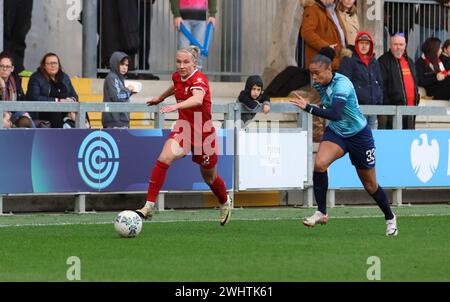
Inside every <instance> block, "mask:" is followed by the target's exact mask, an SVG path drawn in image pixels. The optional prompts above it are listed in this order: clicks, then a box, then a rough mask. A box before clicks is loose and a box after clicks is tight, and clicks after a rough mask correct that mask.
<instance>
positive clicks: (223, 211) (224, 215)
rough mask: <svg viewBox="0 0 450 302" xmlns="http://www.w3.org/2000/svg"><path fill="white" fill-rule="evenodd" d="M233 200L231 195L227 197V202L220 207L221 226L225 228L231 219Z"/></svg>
mask: <svg viewBox="0 0 450 302" xmlns="http://www.w3.org/2000/svg"><path fill="white" fill-rule="evenodd" d="M231 203H232V200H231V197H230V195H227V202H225V203H224V204H221V205H220V211H219V221H220V225H221V226H224V225H226V224H227V223H228V221H230V218H231V206H232V204H231Z"/></svg>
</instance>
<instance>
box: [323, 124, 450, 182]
mask: <svg viewBox="0 0 450 302" xmlns="http://www.w3.org/2000/svg"><path fill="white" fill-rule="evenodd" d="M373 136H374V139H375V147H376V172H377V179H378V182H379V183H380V185H381V186H383V187H392V188H396V187H397V188H398V187H400V188H401V187H448V186H450V150H449V145H450V131H448V130H375V131H373ZM328 174H329V188H330V189H338V188H361V187H362V185H361V182H360V180H359V178H358V176H357V174H356V170H355V168H354V166H353V165H352V164H351V162H350V159H349V157H348V154H347V155H346V156H344V157H343V158H341V159H339V160H337V161H336V162H334V163H333V164H332V165H331V166H330V168H329V171H328Z"/></svg>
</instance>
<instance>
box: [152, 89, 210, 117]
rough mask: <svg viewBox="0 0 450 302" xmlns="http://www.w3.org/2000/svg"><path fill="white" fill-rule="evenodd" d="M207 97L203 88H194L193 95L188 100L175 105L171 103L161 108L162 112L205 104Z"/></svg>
mask: <svg viewBox="0 0 450 302" xmlns="http://www.w3.org/2000/svg"><path fill="white" fill-rule="evenodd" d="M204 97H205V92H204V91H203V90H202V89H194V90H192V96H191V97H190V98H188V99H187V100H185V101H183V102H180V103H177V104H175V105H170V106H166V107H163V108H161V111H160V112H161V113H169V112H173V111H177V110H180V109H189V108H195V107H199V106H201V105H202V104H203V98H204Z"/></svg>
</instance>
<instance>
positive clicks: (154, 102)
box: [145, 97, 161, 106]
mask: <svg viewBox="0 0 450 302" xmlns="http://www.w3.org/2000/svg"><path fill="white" fill-rule="evenodd" d="M145 103H146V104H147V106H154V105H158V104H159V103H161V100H160V99H159V97H154V98H152V99H150V100H148V101H147V102H145Z"/></svg>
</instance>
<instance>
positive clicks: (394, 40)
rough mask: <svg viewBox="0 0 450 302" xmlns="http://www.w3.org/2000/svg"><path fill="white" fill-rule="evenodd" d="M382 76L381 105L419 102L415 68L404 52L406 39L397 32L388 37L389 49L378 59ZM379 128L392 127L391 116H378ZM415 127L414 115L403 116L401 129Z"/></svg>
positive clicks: (409, 104) (415, 103)
mask: <svg viewBox="0 0 450 302" xmlns="http://www.w3.org/2000/svg"><path fill="white" fill-rule="evenodd" d="M378 62H379V63H380V67H381V75H382V78H383V85H384V86H383V87H384V90H383V105H396V106H416V105H418V104H419V90H418V86H417V76H416V68H415V65H414V62H413V60H412V59H411V58H410V57H408V55H407V53H406V39H405V36H404V34H403V33H397V34H395V35H394V36H392V37H391V39H390V49H389V51H388V52H387V53H385V54H383V55H382V56H381V57H380V58H379V59H378ZM378 123H379V124H378V128H379V129H393V116H392V115H390V116H379V117H378ZM414 128H415V116H412V115H409V116H403V129H414Z"/></svg>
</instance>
